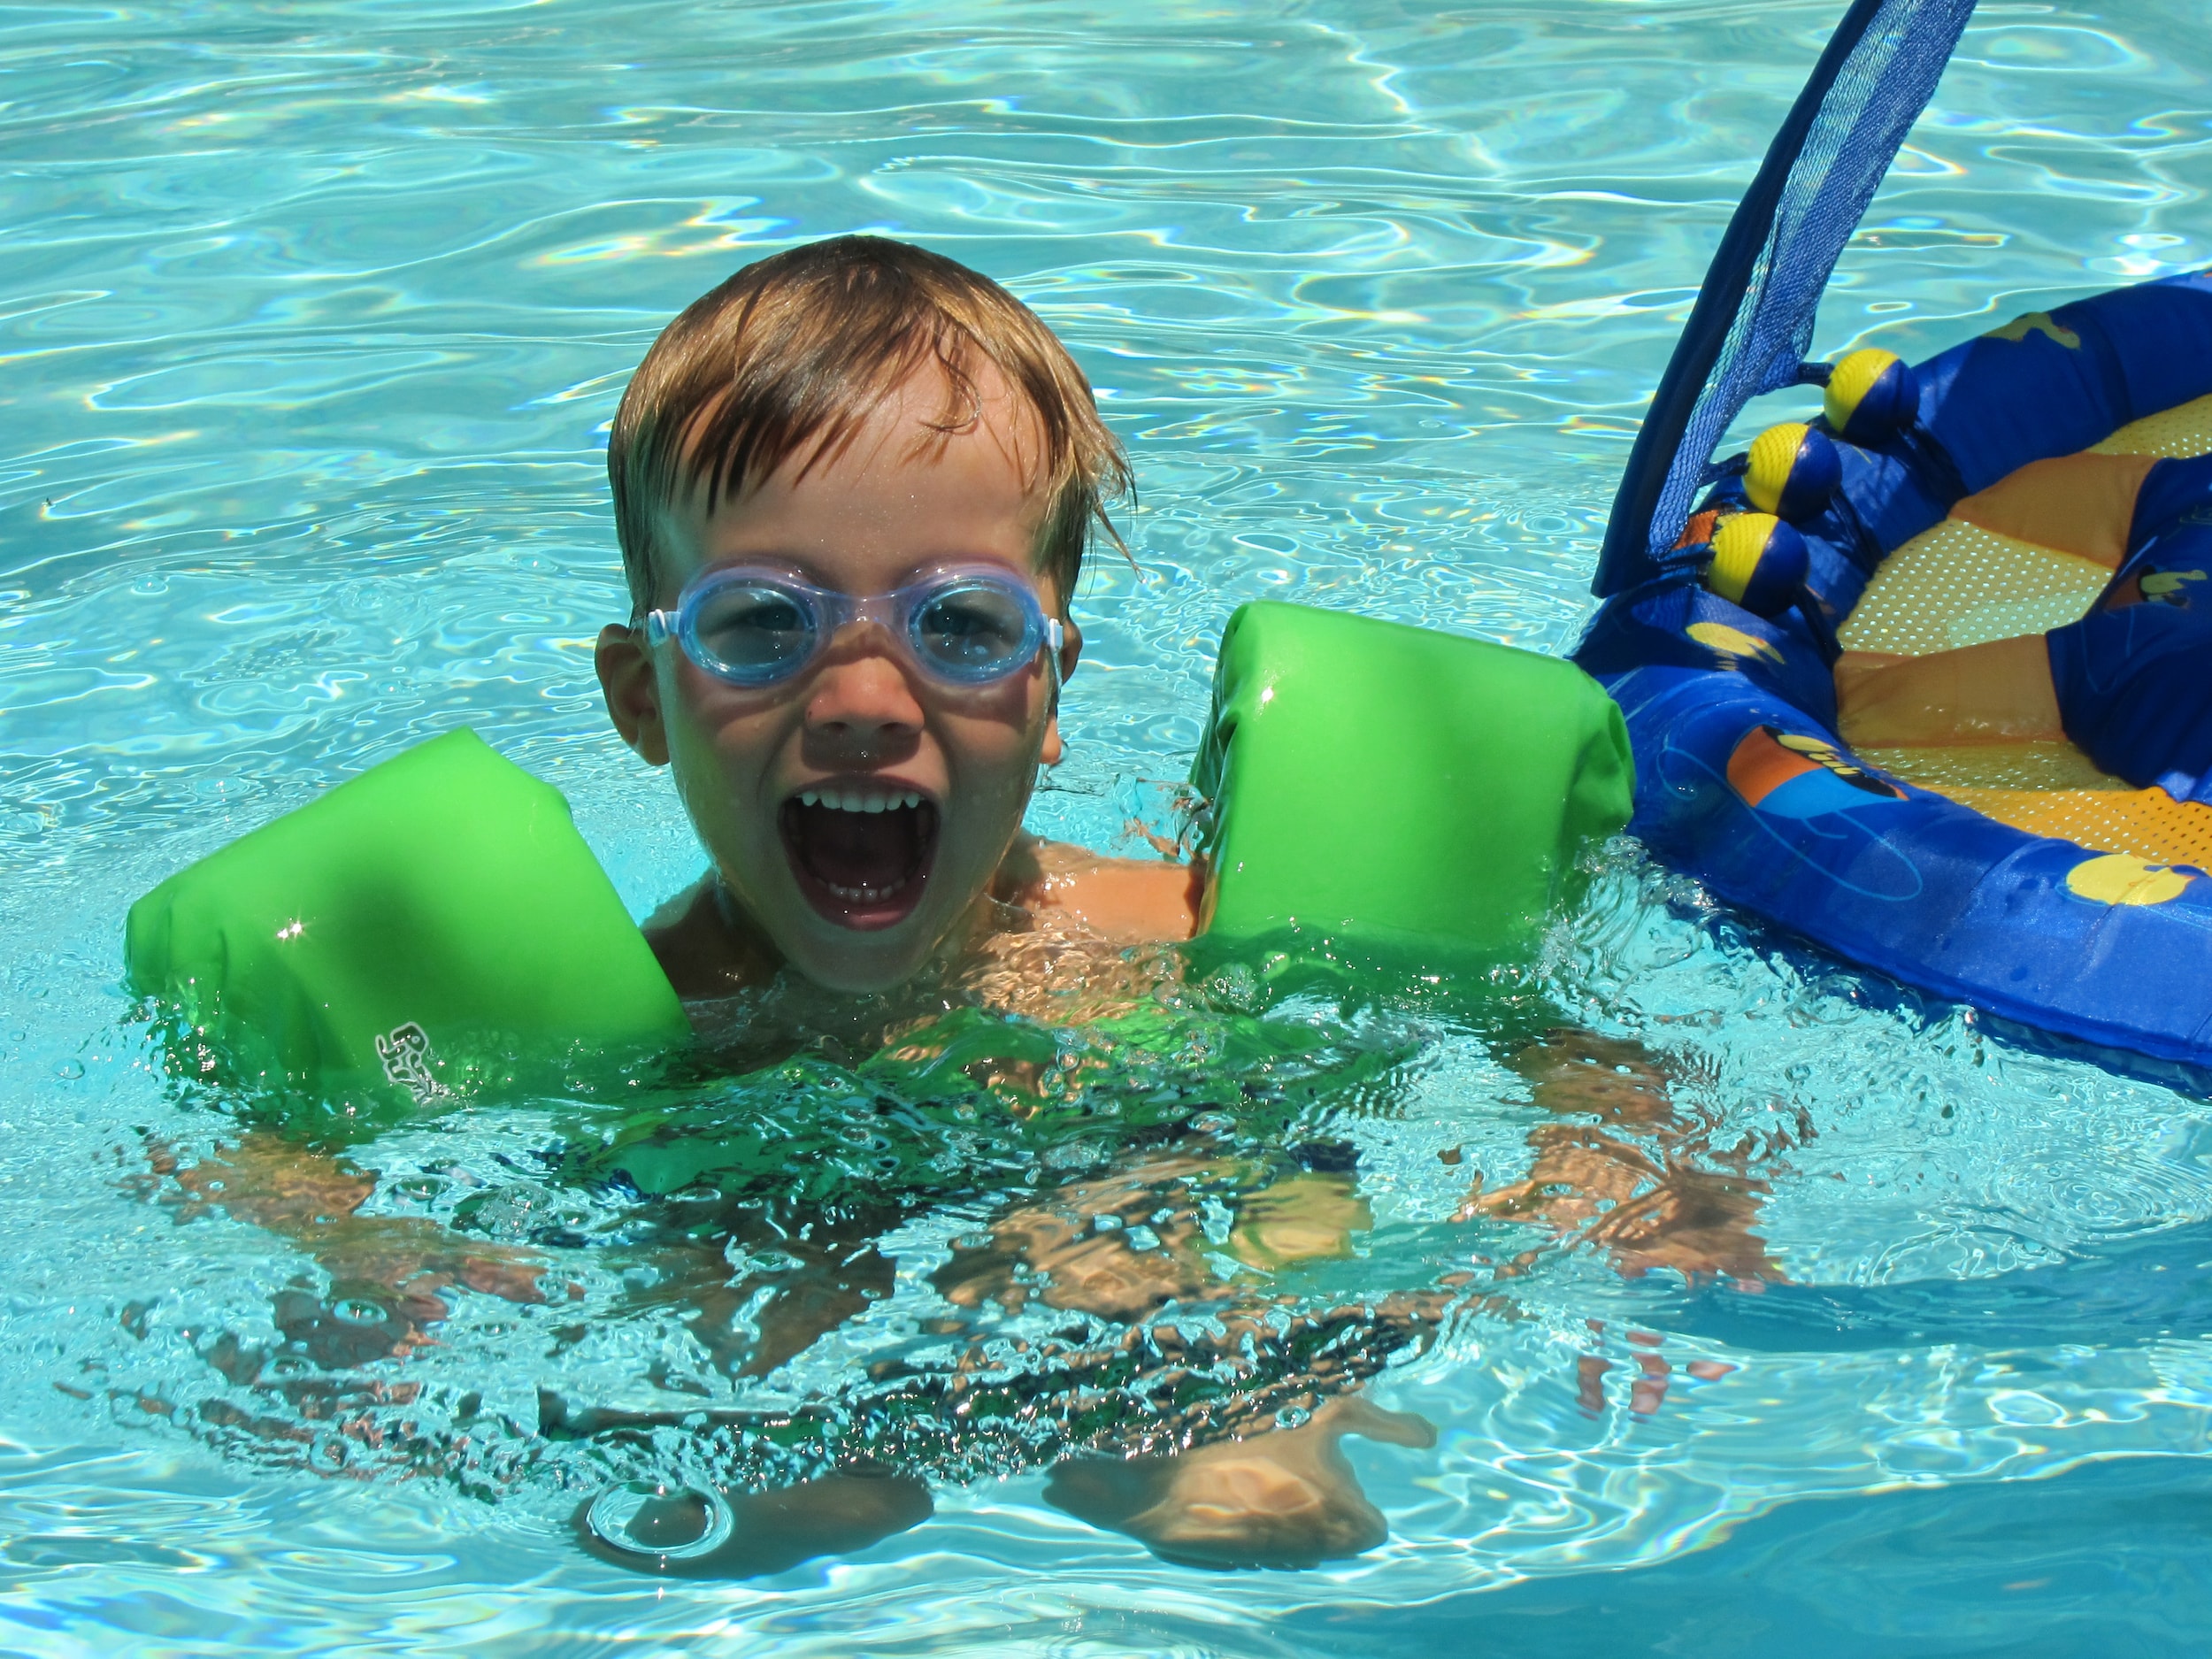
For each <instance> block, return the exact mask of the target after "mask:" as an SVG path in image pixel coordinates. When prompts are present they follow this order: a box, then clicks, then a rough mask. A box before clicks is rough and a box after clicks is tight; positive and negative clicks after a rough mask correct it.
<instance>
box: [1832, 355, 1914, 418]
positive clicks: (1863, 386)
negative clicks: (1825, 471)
mask: <svg viewBox="0 0 2212 1659" xmlns="http://www.w3.org/2000/svg"><path fill="white" fill-rule="evenodd" d="M1896 361H1897V354H1896V353H1895V352H1894V351H1884V350H1883V349H1881V348H1880V347H1878V346H1867V347H1865V348H1863V349H1861V350H1857V351H1854V352H1853V353H1852V354H1851V355H1850V356H1849V357H1846V358H1845V359H1844V360H1843V361H1842V362H1840V363H1839V364H1837V365H1836V366H1835V368H1834V369H1833V370H1832V372H1831V373H1830V374H1829V376H1828V390H1827V394H1826V396H1824V398H1823V399H1822V401H1821V407H1822V410H1823V411H1824V413H1825V414H1826V415H1827V417H1828V424H1829V425H1830V426H1833V427H1834V428H1835V429H1836V430H1837V431H1839V432H1840V431H1842V430H1843V429H1844V427H1846V426H1848V425H1849V424H1850V422H1851V417H1852V414H1853V413H1854V412H1855V411H1856V410H1857V409H1858V407H1859V400H1860V399H1861V398H1863V397H1864V396H1866V395H1867V394H1868V393H1869V392H1870V391H1872V390H1873V389H1874V382H1875V381H1877V380H1880V379H1881V378H1882V376H1883V374H1884V373H1886V372H1887V370H1888V368H1889V365H1891V364H1893V363H1894V362H1896Z"/></svg>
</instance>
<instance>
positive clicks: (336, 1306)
mask: <svg viewBox="0 0 2212 1659" xmlns="http://www.w3.org/2000/svg"><path fill="white" fill-rule="evenodd" d="M330 1311H331V1316H332V1317H334V1318H336V1319H338V1320H340V1321H342V1323H344V1324H346V1325H382V1324H383V1323H384V1321H385V1320H386V1319H387V1318H388V1317H389V1316H388V1314H386V1313H385V1311H384V1310H383V1309H382V1308H381V1307H380V1306H378V1305H377V1304H376V1303H375V1302H369V1301H366V1300H365V1299H363V1298H361V1297H357V1296H349V1297H347V1298H346V1299H345V1300H344V1301H343V1302H333V1303H332V1304H331V1307H330Z"/></svg>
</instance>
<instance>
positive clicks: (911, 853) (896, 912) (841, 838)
mask: <svg viewBox="0 0 2212 1659" xmlns="http://www.w3.org/2000/svg"><path fill="white" fill-rule="evenodd" d="M782 826H783V844H784V849H785V850H786V851H787V852H788V853H789V854H790V856H791V869H792V872H793V874H795V876H797V877H798V880H799V888H800V891H802V892H803V893H804V894H805V895H806V896H807V902H809V903H810V904H812V905H813V906H814V908H815V910H818V912H819V913H820V914H821V915H822V916H823V917H824V918H826V919H827V920H829V921H833V922H835V923H837V924H838V925H839V926H843V927H856V928H863V929H873V928H879V927H890V926H895V925H896V924H897V923H899V922H902V921H903V920H905V919H906V918H907V917H908V916H909V915H910V914H912V912H913V910H914V907H915V906H916V905H917V904H918V903H920V902H921V899H922V889H923V888H924V887H926V886H927V885H928V882H929V867H930V863H931V860H932V858H933V856H934V855H935V853H936V851H937V803H935V802H934V801H932V800H931V799H930V798H929V797H928V796H927V795H921V794H919V793H918V792H916V791H914V790H910V789H904V790H902V789H893V788H888V787H884V786H882V785H871V784H838V785H830V786H825V787H822V788H819V789H808V790H805V791H803V793H801V794H798V795H793V796H792V797H791V798H790V799H789V800H787V801H786V802H785V803H783V818H782Z"/></svg>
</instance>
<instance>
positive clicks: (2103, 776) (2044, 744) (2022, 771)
mask: <svg viewBox="0 0 2212 1659" xmlns="http://www.w3.org/2000/svg"><path fill="white" fill-rule="evenodd" d="M1857 753H1858V756H1859V758H1860V759H1862V760H1863V761H1864V762H1865V763H1866V764H1868V765H1870V766H1874V767H1878V769H1880V770H1881V771H1883V772H1889V773H1891V774H1893V776H1896V777H1899V778H1904V779H1908V780H1910V781H1912V782H1913V783H1916V784H1917V785H1919V786H1920V787H1922V788H1923V789H1933V790H1934V791H1936V793H1937V794H1939V795H1950V796H1952V797H1953V798H1958V797H1960V796H1962V795H1968V794H1972V793H1975V792H1982V793H2004V792H2012V793H2022V792H2030V791H2032V792H2037V793H2043V794H2048V793H2049V792H2051V791H2053V790H2077V789H2088V790H2094V791H2097V792H2098V793H2100V794H2104V795H2128V794H2131V793H2133V791H2134V787H2135V786H2134V785H2132V784H2131V783H2129V782H2128V781H2127V780H2125V779H2123V778H2116V777H2114V776H2113V775H2112V774H2111V773H2110V772H2100V771H2098V770H2097V764H2096V762H2094V761H2093V760H2091V759H2090V758H2089V757H2088V756H2086V755H2085V754H2083V753H2082V752H2081V750H2079V749H2076V748H2075V747H2074V746H2073V745H2072V744H2071V743H2069V742H2067V741H2065V740H2064V739H2063V738H2058V739H2054V740H2051V741H2032V742H2022V743H1958V744H1933V743H1931V744H1927V745H1924V746H1921V747H1916V748H1912V749H1877V748H1872V747H1870V748H1866V749H1860V750H1858V751H1857ZM2208 810H2212V809H2208Z"/></svg>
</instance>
